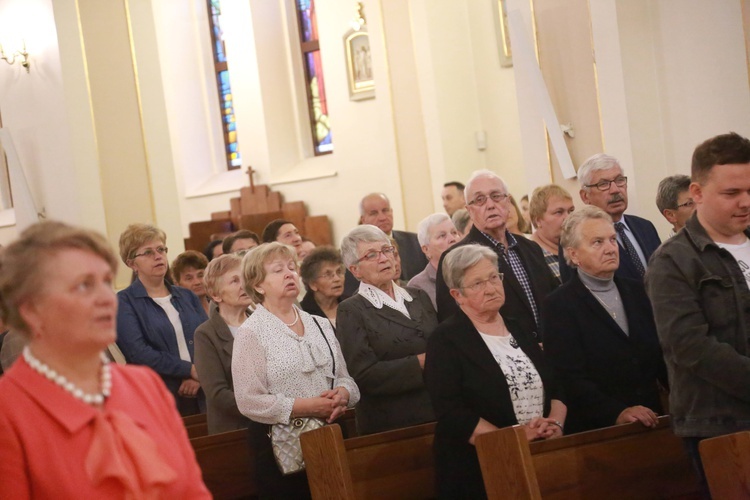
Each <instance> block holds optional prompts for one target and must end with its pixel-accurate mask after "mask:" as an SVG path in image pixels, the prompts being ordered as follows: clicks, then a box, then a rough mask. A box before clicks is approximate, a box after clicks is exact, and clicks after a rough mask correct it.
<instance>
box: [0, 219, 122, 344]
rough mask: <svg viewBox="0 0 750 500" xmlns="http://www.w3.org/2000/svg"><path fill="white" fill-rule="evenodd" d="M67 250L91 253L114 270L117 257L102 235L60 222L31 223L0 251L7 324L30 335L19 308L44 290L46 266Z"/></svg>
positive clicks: (0, 306) (0, 308) (1, 302)
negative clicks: (58, 254) (53, 258)
mask: <svg viewBox="0 0 750 500" xmlns="http://www.w3.org/2000/svg"><path fill="white" fill-rule="evenodd" d="M67 249H79V250H84V251H88V252H91V253H93V254H95V255H96V256H98V257H101V258H102V259H103V260H104V261H105V262H106V263H107V264H109V267H110V269H112V272H113V273H114V272H116V271H117V257H116V256H115V254H114V252H113V251H112V248H111V247H110V246H109V243H108V242H107V240H106V239H105V238H104V236H102V235H101V234H99V233H96V232H94V231H91V230H89V229H83V228H79V227H74V226H69V225H67V224H65V223H63V222H56V221H47V222H40V223H38V224H34V225H33V226H31V227H29V228H28V229H26V230H25V231H24V232H22V233H21V236H20V237H19V238H18V239H17V240H16V241H14V242H13V243H11V244H10V245H8V246H7V247H6V248H4V249H3V250H2V252H0V315H2V318H3V321H4V322H5V324H6V325H8V326H10V327H11V328H14V329H17V330H19V331H21V332H23V333H25V334H28V333H29V330H28V325H27V324H26V322H25V321H24V320H23V318H22V317H21V315H20V313H19V312H18V309H19V306H20V305H21V304H22V303H23V302H25V301H26V300H29V298H31V297H33V296H34V295H36V294H38V293H40V292H42V291H43V290H44V286H45V279H44V278H45V276H44V272H45V270H46V266H45V264H46V263H47V262H48V261H49V260H51V258H52V257H54V256H55V255H56V254H57V253H58V252H60V251H62V250H67Z"/></svg>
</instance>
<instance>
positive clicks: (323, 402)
mask: <svg viewBox="0 0 750 500" xmlns="http://www.w3.org/2000/svg"><path fill="white" fill-rule="evenodd" d="M313 399H314V400H315V405H314V406H315V412H314V413H315V416H316V417H321V418H325V419H326V422H328V423H329V424H331V423H333V421H334V420H336V419H337V418H339V417H340V416H341V415H343V414H344V412H345V411H346V407H347V405H348V404H349V391H347V390H346V389H344V388H343V387H341V386H339V387H336V388H334V389H329V390H327V391H323V392H321V393H320V396H318V397H317V398H313Z"/></svg>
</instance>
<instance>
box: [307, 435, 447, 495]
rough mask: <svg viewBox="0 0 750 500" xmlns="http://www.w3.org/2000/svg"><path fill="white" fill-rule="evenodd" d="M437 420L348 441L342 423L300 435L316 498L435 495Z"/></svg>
mask: <svg viewBox="0 0 750 500" xmlns="http://www.w3.org/2000/svg"><path fill="white" fill-rule="evenodd" d="M434 434H435V424H434V423H433V424H424V425H418V426H415V427H408V428H405V429H398V430H395V431H389V432H383V433H380V434H373V435H370V436H362V437H357V438H352V439H347V440H344V438H343V436H342V434H341V428H340V427H339V426H338V425H328V426H325V427H322V428H320V429H316V430H314V431H310V432H306V433H304V434H302V436H301V442H302V451H303V454H304V457H305V464H306V467H307V481H308V483H309V484H310V491H311V492H312V496H313V498H326V499H375V498H378V499H380V498H388V499H402V498H403V499H418V498H433V497H434V496H435V487H434V475H435V474H434V462H433V456H432V441H433V437H434Z"/></svg>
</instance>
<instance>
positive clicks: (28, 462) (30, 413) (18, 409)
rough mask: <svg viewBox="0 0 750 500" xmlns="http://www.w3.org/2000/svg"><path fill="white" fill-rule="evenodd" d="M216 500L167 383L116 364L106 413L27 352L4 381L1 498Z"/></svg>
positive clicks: (0, 395)
mask: <svg viewBox="0 0 750 500" xmlns="http://www.w3.org/2000/svg"><path fill="white" fill-rule="evenodd" d="M31 497H33V498H138V499H141V498H144V499H145V498H180V499H188V498H191V499H192V498H211V495H210V493H209V492H208V490H207V488H206V486H205V484H204V483H203V479H202V478H201V471H200V468H199V467H198V464H197V462H196V460H195V453H194V452H193V449H192V447H191V446H190V442H189V441H188V437H187V432H186V431H185V427H184V425H183V423H182V421H181V419H180V416H179V414H178V413H177V410H176V409H175V405H174V400H173V399H172V397H171V395H170V394H169V392H168V391H167V390H166V388H165V387H164V384H163V382H162V381H161V380H160V379H159V377H158V375H156V374H155V373H154V372H153V371H151V370H150V369H148V368H143V367H136V366H127V367H121V366H116V365H114V364H113V365H112V391H111V396H110V397H109V398H108V399H107V400H106V402H105V403H104V407H103V408H102V409H101V410H100V409H97V408H94V407H92V406H89V405H87V404H85V403H83V402H81V401H79V400H77V399H75V398H74V397H73V396H72V395H70V394H69V393H68V392H66V391H65V390H64V389H62V388H61V387H59V386H57V385H56V384H54V383H53V382H51V381H49V380H47V379H46V378H44V377H43V376H42V375H40V374H38V373H37V372H35V371H34V370H32V369H31V368H30V367H29V365H28V364H27V363H26V361H25V360H24V359H23V358H22V357H21V358H19V359H18V361H17V362H16V363H15V364H14V365H13V367H12V368H11V369H10V370H9V371H8V372H7V373H6V374H5V375H4V376H3V377H2V378H0V498H13V499H23V498H31Z"/></svg>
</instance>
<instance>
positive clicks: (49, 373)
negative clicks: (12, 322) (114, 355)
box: [23, 346, 112, 405]
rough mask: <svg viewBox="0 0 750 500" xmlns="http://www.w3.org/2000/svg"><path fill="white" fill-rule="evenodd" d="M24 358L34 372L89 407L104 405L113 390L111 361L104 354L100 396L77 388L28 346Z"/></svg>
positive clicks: (24, 350) (24, 351)
mask: <svg viewBox="0 0 750 500" xmlns="http://www.w3.org/2000/svg"><path fill="white" fill-rule="evenodd" d="M23 358H24V359H25V360H26V363H28V364H29V366H30V367H31V369H32V370H34V371H35V372H37V373H39V374H41V375H43V376H44V377H46V378H47V379H48V380H50V381H52V382H54V383H55V384H57V385H59V386H60V387H62V388H63V389H65V390H66V391H67V392H69V393H70V394H72V395H73V397H74V398H76V399H78V400H80V401H83V402H84V403H86V404H88V405H100V404H103V403H104V400H105V399H106V398H108V397H109V394H110V392H111V390H112V373H111V372H110V368H109V359H107V357H106V356H105V355H104V354H102V372H101V380H100V385H101V388H102V390H101V392H100V393H98V394H86V393H85V392H83V390H82V389H80V388H78V387H76V386H75V385H74V384H73V382H70V381H69V380H68V379H67V378H65V376H63V375H60V374H59V373H57V372H56V371H55V370H53V369H52V368H50V367H49V366H47V365H46V364H45V363H43V362H41V361H39V360H38V359H37V358H35V357H34V355H33V354H31V350H30V349H29V347H28V346H26V347H24V349H23Z"/></svg>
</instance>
